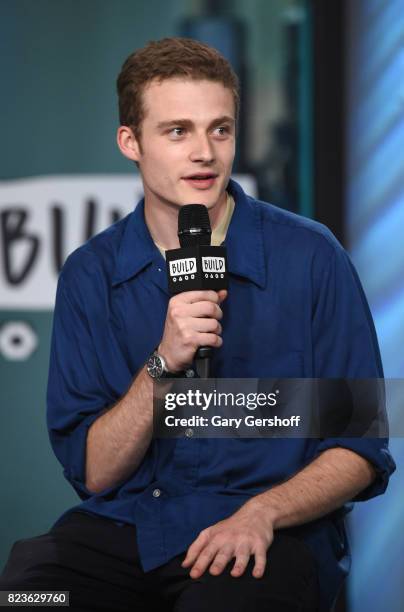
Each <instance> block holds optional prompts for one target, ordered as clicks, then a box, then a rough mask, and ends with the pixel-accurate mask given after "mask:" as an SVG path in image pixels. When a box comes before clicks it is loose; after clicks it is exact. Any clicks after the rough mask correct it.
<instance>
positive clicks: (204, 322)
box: [193, 319, 222, 335]
mask: <svg viewBox="0 0 404 612" xmlns="http://www.w3.org/2000/svg"><path fill="white" fill-rule="evenodd" d="M193 325H195V327H194V329H195V331H198V332H200V333H212V334H218V335H220V334H221V333H222V326H221V325H220V323H219V321H217V320H216V319H195V321H194V323H193Z"/></svg>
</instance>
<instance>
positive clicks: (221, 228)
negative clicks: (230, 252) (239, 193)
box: [154, 193, 235, 259]
mask: <svg viewBox="0 0 404 612" xmlns="http://www.w3.org/2000/svg"><path fill="white" fill-rule="evenodd" d="M226 196H227V197H226V210H225V211H224V214H223V215H222V218H221V219H220V221H219V223H218V224H217V226H216V227H215V228H213V230H212V236H211V242H210V243H211V245H212V246H220V245H221V244H222V242H224V239H225V238H226V234H227V230H228V229H229V225H230V221H231V217H232V214H233V211H234V207H235V202H234V198H233V196H231V195H230V194H229V193H226ZM154 244H155V245H156V247H157V248H158V250H159V251H160V253H161V254H162V256H163V257H164V259H165V257H166V252H165V249H163V248H162V247H161V246H160V245H159V244H157V242H155V243H154Z"/></svg>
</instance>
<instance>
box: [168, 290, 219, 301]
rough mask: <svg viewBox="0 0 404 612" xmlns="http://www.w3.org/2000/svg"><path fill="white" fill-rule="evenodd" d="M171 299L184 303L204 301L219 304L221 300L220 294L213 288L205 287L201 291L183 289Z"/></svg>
mask: <svg viewBox="0 0 404 612" xmlns="http://www.w3.org/2000/svg"><path fill="white" fill-rule="evenodd" d="M171 299H175V300H177V301H178V302H183V303H184V304H194V303H195V302H202V301H208V302H214V303H215V304H217V303H218V302H219V295H218V294H217V292H216V291H213V290H212V289H204V290H200V291H183V292H182V293H179V294H178V295H176V296H175V297H174V298H171Z"/></svg>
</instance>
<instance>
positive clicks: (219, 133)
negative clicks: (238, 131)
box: [215, 125, 230, 136]
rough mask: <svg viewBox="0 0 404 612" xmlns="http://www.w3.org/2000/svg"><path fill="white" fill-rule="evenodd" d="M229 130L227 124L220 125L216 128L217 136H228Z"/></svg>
mask: <svg viewBox="0 0 404 612" xmlns="http://www.w3.org/2000/svg"><path fill="white" fill-rule="evenodd" d="M229 131H230V130H229V128H228V127H227V126H225V125H220V126H219V127H217V128H215V134H216V135H217V136H227V134H228V133H229Z"/></svg>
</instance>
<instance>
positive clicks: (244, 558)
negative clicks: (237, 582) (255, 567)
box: [230, 549, 251, 578]
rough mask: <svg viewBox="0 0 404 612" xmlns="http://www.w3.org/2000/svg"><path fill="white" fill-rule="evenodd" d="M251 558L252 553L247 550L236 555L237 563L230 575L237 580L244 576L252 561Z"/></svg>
mask: <svg viewBox="0 0 404 612" xmlns="http://www.w3.org/2000/svg"><path fill="white" fill-rule="evenodd" d="M250 556H251V553H250V552H249V551H247V550H245V549H244V550H242V549H240V550H239V551H238V552H237V554H236V561H235V563H234V565H233V569H232V570H231V572H230V574H231V575H232V576H234V577H235V578H237V577H238V576H241V575H242V574H244V572H245V568H246V567H247V565H248V562H249V560H250Z"/></svg>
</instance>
